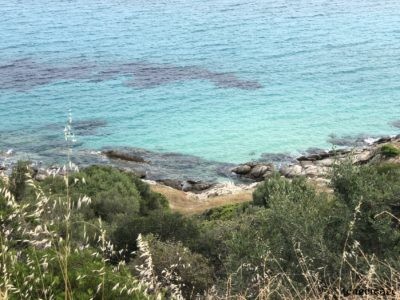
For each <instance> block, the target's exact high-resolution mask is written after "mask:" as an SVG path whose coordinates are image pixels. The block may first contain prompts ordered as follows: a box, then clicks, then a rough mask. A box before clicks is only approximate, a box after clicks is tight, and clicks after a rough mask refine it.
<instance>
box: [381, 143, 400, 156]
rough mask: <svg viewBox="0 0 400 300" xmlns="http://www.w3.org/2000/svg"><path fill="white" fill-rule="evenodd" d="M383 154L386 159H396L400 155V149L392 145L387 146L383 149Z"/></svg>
mask: <svg viewBox="0 0 400 300" xmlns="http://www.w3.org/2000/svg"><path fill="white" fill-rule="evenodd" d="M381 154H382V155H383V156H385V157H396V156H399V155H400V149H399V148H397V147H396V146H394V145H392V144H386V145H383V146H382V147H381Z"/></svg>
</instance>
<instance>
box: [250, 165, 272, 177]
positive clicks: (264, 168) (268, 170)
mask: <svg viewBox="0 0 400 300" xmlns="http://www.w3.org/2000/svg"><path fill="white" fill-rule="evenodd" d="M273 172H274V166H273V165H270V164H268V165H256V166H255V167H253V168H252V169H251V171H250V173H249V177H250V178H253V179H256V180H259V179H261V180H262V179H264V178H266V177H268V176H270V175H271V174H272V173H273Z"/></svg>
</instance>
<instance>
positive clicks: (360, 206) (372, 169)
mask: <svg viewBox="0 0 400 300" xmlns="http://www.w3.org/2000/svg"><path fill="white" fill-rule="evenodd" d="M399 179H400V170H399V169H398V168H395V167H393V166H390V165H387V164H383V165H366V166H352V165H351V164H349V163H347V164H341V165H338V166H336V167H335V168H334V173H333V178H332V187H333V188H334V191H335V194H336V195H337V200H338V201H339V202H340V203H343V204H345V206H347V208H348V209H349V212H348V213H352V214H354V213H355V212H356V213H357V222H355V226H354V228H353V235H352V237H353V239H354V240H357V241H358V242H360V243H361V247H362V249H363V251H365V252H366V253H371V254H374V255H377V256H378V257H390V256H392V255H398V254H400V232H399V231H398V230H396V229H395V226H393V225H394V223H393V219H392V218H391V217H390V215H389V214H387V213H385V212H388V213H391V210H392V207H393V206H394V205H399V204H400V180H399ZM347 221H349V220H347Z"/></svg>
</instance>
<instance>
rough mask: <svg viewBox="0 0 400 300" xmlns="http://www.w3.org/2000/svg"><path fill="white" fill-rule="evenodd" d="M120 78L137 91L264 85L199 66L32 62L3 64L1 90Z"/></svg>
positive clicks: (245, 87) (250, 87)
mask: <svg viewBox="0 0 400 300" xmlns="http://www.w3.org/2000/svg"><path fill="white" fill-rule="evenodd" d="M120 76H124V77H128V78H129V79H128V80H127V81H126V82H125V84H126V85H127V86H129V87H133V88H140V89H144V88H154V87H157V86H161V85H165V84H170V83H175V82H186V81H191V80H206V81H210V82H211V83H213V84H214V85H215V86H217V87H218V88H237V89H243V90H255V89H259V88H262V85H261V84H260V83H259V82H257V81H254V80H245V79H241V78H240V77H238V76H237V75H236V74H235V73H232V72H214V71H211V70H208V69H206V68H203V67H199V66H178V65H172V64H155V63H147V62H128V63H114V64H111V65H107V66H100V65H97V64H94V63H90V62H86V61H83V62H79V63H71V64H67V65H54V64H51V63H47V62H42V61H35V60H33V59H30V58H26V59H19V60H14V61H9V62H6V63H3V64H1V63H0V89H5V90H8V89H11V90H17V91H29V90H31V89H33V88H35V87H38V86H42V85H46V84H50V83H54V82H60V81H68V80H87V81H91V82H102V81H107V80H111V79H114V78H117V77H120Z"/></svg>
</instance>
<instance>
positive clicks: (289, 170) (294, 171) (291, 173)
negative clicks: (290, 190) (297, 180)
mask: <svg viewBox="0 0 400 300" xmlns="http://www.w3.org/2000/svg"><path fill="white" fill-rule="evenodd" d="M279 172H280V173H281V174H282V175H283V176H285V177H288V178H292V177H295V176H300V175H302V174H303V168H302V167H301V166H300V165H289V166H282V167H281V168H280V169H279Z"/></svg>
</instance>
